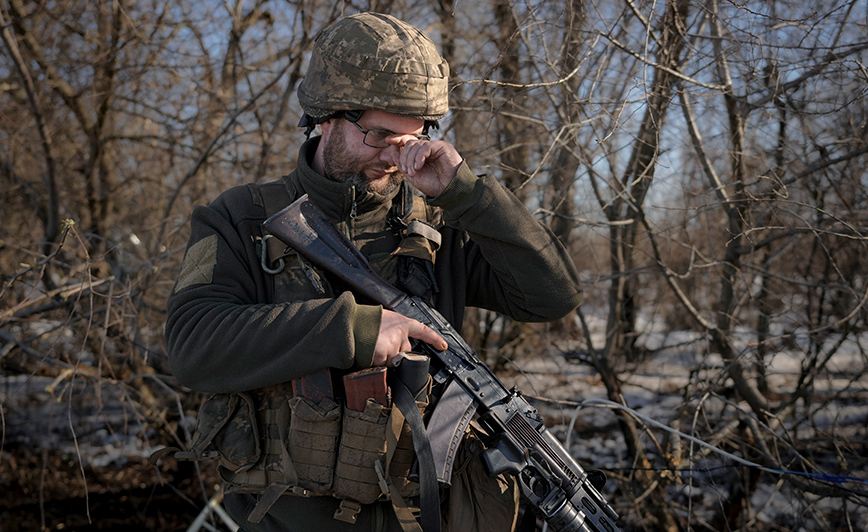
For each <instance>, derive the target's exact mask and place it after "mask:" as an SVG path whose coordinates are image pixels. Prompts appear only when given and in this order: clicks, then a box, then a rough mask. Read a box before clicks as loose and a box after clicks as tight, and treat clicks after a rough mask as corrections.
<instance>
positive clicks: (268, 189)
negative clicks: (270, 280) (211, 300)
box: [247, 178, 298, 274]
mask: <svg viewBox="0 0 868 532" xmlns="http://www.w3.org/2000/svg"><path fill="white" fill-rule="evenodd" d="M247 189H248V190H249V191H250V195H251V197H252V198H253V203H254V204H256V205H259V206H261V207H262V208H263V209H265V218H268V217H269V216H271V215H272V214H277V213H278V212H280V210H281V209H283V208H284V207H286V206H287V205H289V204H290V203H292V202H293V201H295V200H296V199H297V196H298V193H297V192H296V191H295V187H293V186H292V185H291V184H290V182H289V179H287V178H283V179H281V180H279V181H271V182H269V183H262V184H258V183H248V184H247ZM270 236H271V235H262V238H263V247H262V257H261V263H262V268H263V269H264V270H265V271H266V272H268V273H271V274H276V273H280V271H281V270H282V269H283V268H282V267H281V266H277V267H276V268H274V267H273V265H274V263H275V262H279V260H280V259H282V256H283V250H284V249H286V246H285V245H284V244H283V242H281V241H280V240H278V239H276V238H270Z"/></svg>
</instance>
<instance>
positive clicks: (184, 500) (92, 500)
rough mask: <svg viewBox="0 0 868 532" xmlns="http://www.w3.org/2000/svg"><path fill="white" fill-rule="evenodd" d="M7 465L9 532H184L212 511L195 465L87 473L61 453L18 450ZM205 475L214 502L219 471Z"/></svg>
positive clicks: (139, 465)
mask: <svg viewBox="0 0 868 532" xmlns="http://www.w3.org/2000/svg"><path fill="white" fill-rule="evenodd" d="M2 464H3V465H2V468H0V531H2V532H31V531H32V532H43V531H49V530H51V531H53V530H63V531H91V530H124V531H125V532H139V531H149V532H152V531H160V532H174V531H184V530H187V529H188V528H189V527H190V525H191V524H192V523H193V521H194V520H195V519H196V516H197V515H198V513H199V509H200V508H201V507H203V506H204V504H205V501H204V498H203V495H202V491H201V487H200V484H199V481H198V476H197V472H196V471H195V469H194V467H193V465H191V464H189V463H176V462H174V461H172V460H165V461H164V462H163V463H162V464H161V466H160V468H159V471H157V469H155V468H154V466H152V465H151V464H149V463H148V462H147V461H141V462H137V461H130V462H127V463H126V464H124V465H123V467H117V466H108V467H100V468H93V467H90V468H87V469H85V470H82V469H81V468H80V467H79V465H78V463H77V461H75V460H74V459H72V458H71V457H70V456H68V455H64V454H61V453H60V452H57V451H41V452H32V451H28V450H26V449H20V448H11V449H4V450H3V455H2ZM202 472H203V478H204V479H206V482H205V486H206V489H207V490H209V494H213V493H214V486H215V485H216V483H217V480H216V474H215V472H214V471H213V467H210V466H208V465H205V466H204V468H203V470H202ZM85 482H86V489H85Z"/></svg>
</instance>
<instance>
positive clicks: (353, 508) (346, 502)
mask: <svg viewBox="0 0 868 532" xmlns="http://www.w3.org/2000/svg"><path fill="white" fill-rule="evenodd" d="M361 511H362V505H361V504H359V503H358V502H356V501H353V500H350V499H341V506H340V508H338V509H337V510H335V519H337V520H338V521H343V522H344V523H349V524H351V525H354V524H356V518H357V517H358V516H359V512H361Z"/></svg>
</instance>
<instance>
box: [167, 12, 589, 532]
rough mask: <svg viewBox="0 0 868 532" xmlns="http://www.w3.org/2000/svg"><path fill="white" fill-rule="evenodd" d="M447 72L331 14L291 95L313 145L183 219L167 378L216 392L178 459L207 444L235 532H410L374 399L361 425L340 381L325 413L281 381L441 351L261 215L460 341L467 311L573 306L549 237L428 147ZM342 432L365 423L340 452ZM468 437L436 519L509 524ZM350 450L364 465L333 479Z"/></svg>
mask: <svg viewBox="0 0 868 532" xmlns="http://www.w3.org/2000/svg"><path fill="white" fill-rule="evenodd" d="M448 77H449V67H448V65H447V63H446V61H445V60H443V59H442V58H441V57H440V55H439V53H438V52H437V50H436V47H435V46H434V44H433V43H432V42H431V40H430V39H429V38H428V37H426V36H425V35H424V34H423V33H422V32H420V31H419V30H418V29H416V28H414V27H413V26H410V25H409V24H407V23H405V22H402V21H400V20H397V19H395V18H394V17H391V16H388V15H383V14H376V13H363V14H359V15H354V16H349V17H346V18H344V19H342V20H340V21H339V22H337V23H336V24H334V25H332V26H331V27H329V28H327V29H326V30H325V31H323V32H322V33H321V34H320V35H319V36H318V38H317V39H316V42H315V45H314V49H313V53H312V57H311V61H310V66H309V69H308V71H307V74H306V76H305V78H304V80H303V82H302V83H301V85H300V86H299V88H298V99H299V102H300V103H301V106H302V108H303V110H304V116H303V118H302V121H301V123H300V125H301V126H302V127H305V128H306V135H307V137H308V139H309V140H307V141H306V142H305V143H304V144H302V146H301V148H300V150H299V154H298V167H297V168H296V169H295V170H294V171H293V172H292V173H290V174H289V175H287V176H285V177H283V178H282V179H280V180H278V181H275V182H273V183H268V184H264V185H260V186H256V185H246V186H239V187H235V188H233V189H231V190H228V191H226V192H224V193H223V194H222V195H220V196H219V197H218V198H217V199H216V200H215V201H214V202H213V203H212V204H211V205H209V206H208V207H197V208H196V209H195V210H194V211H193V215H192V222H191V224H192V227H191V237H190V241H189V245H188V248H187V251H186V254H185V257H184V262H183V266H182V269H181V272H180V274H179V277H178V280H177V283H176V285H175V287H174V290H173V292H172V294H171V296H170V298H169V303H168V319H167V323H166V342H167V348H168V353H169V360H170V363H171V366H172V369H173V372H174V374H175V376H176V377H177V379H178V380H179V381H180V382H181V383H182V384H184V385H185V386H189V387H190V388H192V389H194V390H199V391H203V392H211V393H212V396H211V397H210V398H209V400H208V401H207V402H206V403H205V405H204V406H203V408H202V410H201V412H200V416H199V420H198V423H199V425H198V427H197V431H196V434H195V435H194V444H193V449H192V450H191V451H189V452H186V453H178V454H177V455H178V456H179V457H188V458H201V457H204V456H209V454H208V450H206V449H214V448H216V449H217V454H218V455H219V457H220V467H219V471H220V474H221V476H222V477H223V479H224V481H225V486H224V490H225V493H226V496H225V505H226V507H227V509H228V511H229V512H230V513H231V514H232V515H233V517H234V518H235V519H236V520H237V522H238V523H239V524H240V525H241V527H242V529H243V530H249V531H295V530H299V531H310V530H316V529H317V528H316V527H319V530H337V531H341V530H347V531H361V530H365V531H367V530H377V531H379V530H383V531H396V532H397V531H401V530H414V529H415V530H418V529H419V526H418V524H417V523H416V521H415V517H417V516H418V514H419V510H418V508H417V507H416V506H417V504H418V498H417V496H418V494H419V486H418V484H416V483H415V481H414V478H413V477H412V475H411V474H410V467H411V465H412V452H411V454H410V458H409V459H408V458H407V457H406V456H404V457H403V458H400V456H401V452H398V451H395V452H392V451H394V449H389V446H390V445H391V446H393V447H394V445H395V444H394V442H392V443H387V442H386V440H387V439H388V438H387V437H386V434H387V430H388V427H387V428H384V429H382V430H379V428H378V427H379V426H380V425H384V426H388V422H384V421H383V420H384V419H388V418H389V414H388V412H389V409H388V405H379V406H378V405H376V404H373V405H372V402H370V401H369V405H368V406H370V407H372V408H381V409H382V410H375V411H370V412H369V411H368V407H366V410H365V413H364V415H360V414H358V413H355V412H350V411H349V410H348V409H346V407H345V406H343V404H342V401H341V399H340V392H339V390H340V387H339V386H337V387H336V388H335V389H336V390H338V392H337V395H336V397H335V398H334V401H332V400H330V399H329V400H323V401H322V402H319V403H315V402H309V401H308V402H306V399H305V398H302V397H298V396H293V393H292V387H291V382H292V381H293V379H297V378H300V377H303V376H305V375H309V374H314V373H316V372H317V371H319V370H322V369H323V368H330V371H331V372H332V375H333V376H335V377H336V378H335V380H336V381H337V380H338V379H337V377H339V376H340V375H343V374H346V373H349V372H353V371H356V370H360V369H364V368H371V367H378V366H389V365H391V364H392V362H393V359H394V358H395V357H396V356H398V354H399V353H401V352H404V351H408V350H410V349H411V346H412V343H413V342H414V341H423V342H427V343H429V344H431V345H433V346H434V347H435V348H438V349H443V348H445V346H446V344H445V342H444V340H443V339H442V338H441V337H440V336H439V335H438V334H437V333H436V332H435V331H433V330H432V329H429V328H428V327H426V326H424V325H422V324H421V323H419V322H416V321H414V320H410V319H408V318H405V317H403V316H401V315H399V314H396V313H394V312H391V311H389V310H384V309H383V308H382V307H381V306H379V305H371V304H369V303H367V302H365V301H364V300H362V299H361V298H357V297H356V296H354V294H352V293H349V292H347V291H345V290H342V289H341V286H340V283H339V282H337V281H335V280H334V279H331V278H329V276H328V275H327V274H325V273H324V272H322V271H320V270H319V269H318V268H316V267H314V266H313V265H312V264H310V263H309V262H308V261H307V260H305V259H304V258H303V257H301V256H300V255H297V254H295V253H294V252H293V251H292V250H291V249H284V248H285V246H283V245H281V244H279V243H278V244H277V245H274V240H275V239H273V238H269V236H270V235H267V234H263V229H262V222H263V221H264V220H265V219H266V218H267V217H268V216H269V215H271V214H273V213H274V212H276V211H277V210H280V208H282V207H283V206H285V205H288V204H289V203H290V202H292V201H293V200H295V199H297V198H299V197H300V196H302V195H303V194H307V195H308V197H309V198H310V200H311V201H313V202H314V203H315V204H317V206H318V207H320V208H321V209H322V210H323V211H324V212H325V214H326V216H327V217H329V218H330V219H331V220H332V221H334V222H335V224H336V225H337V226H338V227H339V229H340V230H341V231H342V232H344V233H345V234H346V235H348V236H349V238H350V239H351V240H352V241H353V243H354V244H355V245H356V247H358V249H359V250H361V252H362V253H363V254H364V255H365V256H366V257H367V258H368V260H369V261H370V262H371V264H372V266H373V267H374V269H375V270H376V271H377V272H378V273H379V274H380V275H381V276H382V277H384V278H385V279H386V280H387V281H389V282H391V283H392V284H394V285H395V286H398V287H399V288H401V289H403V290H404V291H405V292H408V293H411V294H413V295H419V296H421V297H425V298H426V299H428V300H429V301H430V302H431V304H432V305H433V306H434V307H435V308H436V309H437V310H438V311H440V313H441V314H443V315H444V316H445V317H446V319H448V320H449V322H450V323H451V324H452V325H453V326H454V327H455V328H456V329H458V330H460V327H461V324H462V320H463V317H464V309H465V306H476V307H481V308H486V309H491V310H494V311H497V312H500V313H504V314H506V315H508V316H510V317H511V318H513V319H515V320H519V321H550V320H554V319H558V318H561V317H563V316H564V315H566V314H567V313H569V312H570V311H572V310H573V309H574V308H575V307H576V306H577V305H578V303H579V301H580V297H581V294H580V290H579V281H578V275H577V273H576V270H575V267H574V265H573V263H572V262H571V260H570V258H569V256H568V255H567V253H566V251H565V250H564V248H563V246H562V245H561V244H560V243H559V242H558V240H557V239H556V238H555V237H554V236H553V235H552V234H551V233H550V232H549V231H548V230H547V229H546V228H545V227H544V226H543V225H542V224H541V223H539V222H538V221H537V220H535V219H534V218H533V217H532V216H531V215H530V213H529V212H528V211H527V210H526V208H525V207H524V206H523V205H522V204H521V203H520V202H519V201H518V200H517V199H516V198H515V197H514V196H513V195H512V194H511V193H510V192H509V191H507V190H506V189H505V188H503V187H502V186H501V185H500V184H498V182H497V181H496V180H495V179H493V178H491V177H486V176H477V175H475V174H473V172H472V171H471V170H470V169H469V168H468V167H467V165H466V164H465V163H464V161H463V158H462V157H461V155H460V154H459V152H458V151H457V150H456V148H455V147H454V146H453V145H451V144H450V143H449V142H446V141H439V140H430V139H429V137H428V133H429V131H430V130H431V129H434V128H437V126H438V122H437V121H438V120H439V119H441V118H442V117H443V116H444V115H445V114H446V112H447V110H448V86H447V83H448ZM316 128H319V130H320V133H321V134H320V135H319V136H315V137H313V138H310V135H311V133H313V132H314V131H315V129H316ZM429 391H431V387H430V386H429V387H428V388H426V391H425V393H423V394H421V395H420V396H417V401H419V405H420V407H424V406H425V404H427V403H429V402H431V401H432V400H433V398H432V397H428V396H427V395H425V394H426V393H428V392H429ZM362 418H364V419H362ZM359 420H361V421H359ZM351 422H353V423H355V422H366V423H370V424H371V427H373V428H374V429H375V430H369V429H367V428H366V429H364V432H365V433H366V434H368V436H365V438H366V439H364V440H363V442H362V443H361V444H360V445H358V446H357V448H356V449H352V450H350V449H342V448H341V447H342V446H346V445H349V442H350V441H351V440H352V438H351V437H350V435H349V434H348V432H347V431H348V430H349V429H348V428H347V425H348V424H350V423H351ZM406 432H407V430H406V427H405V428H404V430H403V432H401V434H400V436H405V435H406V434H405V433H406ZM470 440H471V438H470V436H468V437H467V438H466V440H465V445H464V449H463V455H462V456H464V458H460V459H459V461H458V465H457V466H456V469H455V476H453V479H452V488H451V489H445V488H444V492H443V494H442V498H441V500H442V501H443V506H442V508H441V512H442V513H441V517H442V523H443V527H444V528H445V529H450V530H498V531H500V530H510V529H512V528H514V527H515V521H516V515H517V508H518V492H517V489H516V486H515V483H514V481H513V480H512V479H509V478H503V477H495V478H488V477H486V476H485V475H484V474H480V472H479V471H480V470H479V466H478V465H477V462H478V460H475V459H473V456H475V454H476V453H478V452H479V450H480V444H479V443H478V440H474V441H472V442H471V441H470ZM324 442H325V443H324ZM402 442H404V438H403V437H402V438H401V439H400V440H399V443H398V445H397V447H398V448H401V449H403V450H404V451H406V450H407V448H408V446H407V445H406V444H404V443H402ZM409 449H410V450H411V451H412V445H411V446H409ZM350 451H353V452H350ZM399 451H400V449H399ZM353 453H356V454H359V453H361V454H360V456H361V458H358V460H356V462H354V464H355V465H354V466H353V467H351V468H350V469H353V471H352V472H350V473H347V472H346V471H347V468H348V467H349V466H348V465H347V460H349V459H348V458H347V459H345V455H346V456H350V455H352V454H353ZM366 453H370V454H366ZM386 456H389V457H392V458H393V460H392V463H391V464H385V463H384V457H386ZM374 462H379V466H376V467H375V465H376V464H374ZM399 462H400V464H399ZM384 465H385V470H384V469H383V466H384ZM402 468H403V469H402ZM384 471H385V472H384ZM371 479H373V481H372V480H371ZM378 481H382V482H378ZM384 485H385V487H386V488H389V487H390V486H391V490H390V491H392V492H395V493H391V494H389V495H387V494H385V493H383V490H382V488H383V486H384ZM396 501H397V502H396ZM483 507H484V512H485V515H484V519H482V518H481V517H482V514H481V512H482V510H483ZM407 516H410V517H409V518H408V517H407ZM429 518H430V516H429Z"/></svg>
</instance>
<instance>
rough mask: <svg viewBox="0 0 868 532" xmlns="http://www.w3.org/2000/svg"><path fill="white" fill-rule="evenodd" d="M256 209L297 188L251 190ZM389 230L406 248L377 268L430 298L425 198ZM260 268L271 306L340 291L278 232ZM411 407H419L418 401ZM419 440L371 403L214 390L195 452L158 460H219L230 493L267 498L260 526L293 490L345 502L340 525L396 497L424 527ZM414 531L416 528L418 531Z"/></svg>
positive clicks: (286, 387)
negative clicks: (415, 472) (417, 475)
mask: <svg viewBox="0 0 868 532" xmlns="http://www.w3.org/2000/svg"><path fill="white" fill-rule="evenodd" d="M248 188H249V190H250V193H251V195H252V198H253V201H254V203H257V204H259V205H261V206H262V207H263V208H264V209H265V211H266V215H267V216H270V215H272V214H274V213H276V212H278V211H279V210H280V209H282V208H283V207H285V206H286V205H288V204H289V203H291V202H292V201H293V200H295V199H296V196H297V194H296V193H295V191H293V190H290V189H288V182H287V181H286V180H281V181H278V182H273V183H266V184H262V185H255V184H251V185H248ZM394 204H395V206H394V207H393V209H392V212H391V213H390V215H389V220H388V224H389V226H390V228H391V230H393V231H395V232H397V233H398V234H399V235H400V237H401V238H400V243H399V245H398V247H397V248H396V249H395V250H394V252H392V254H391V256H390V257H388V258H387V259H386V260H380V261H377V262H375V263H373V264H372V267H374V269H375V270H376V271H377V273H378V274H379V275H380V276H381V277H383V278H384V279H385V280H386V281H388V282H390V283H392V284H394V285H395V286H398V287H399V288H401V289H402V290H404V291H405V292H407V293H410V294H412V295H417V296H420V297H424V298H426V299H428V300H429V301H430V299H431V297H432V296H433V295H434V294H435V293H436V291H437V286H436V282H435V280H434V275H433V263H434V259H435V253H436V250H437V247H438V246H439V243H440V241H439V236H440V235H439V232H438V231H437V229H436V227H435V225H434V224H435V223H439V220H438V219H437V217H436V216H435V213H434V212H432V210H431V208H430V207H428V205H427V204H426V203H425V201H424V200H423V198H420V197H418V196H415V195H413V194H412V193H411V192H410V190H409V188H408V187H405V188H403V189H402V191H401V192H400V193H399V195H398V196H396V200H395V202H394ZM253 238H254V239H255V241H256V246H257V253H258V255H259V256H260V258H261V267H262V268H263V270H264V271H266V272H267V273H269V274H270V275H272V276H273V281H274V282H273V290H272V294H271V301H273V302H279V301H287V300H290V299H292V298H294V297H298V296H299V292H300V291H301V292H304V293H306V294H308V295H311V296H315V295H318V296H320V297H326V296H328V295H330V294H332V287H331V286H330V283H329V281H328V279H327V277H326V276H325V275H324V274H323V273H322V272H321V271H320V270H319V269H318V268H316V267H314V266H313V265H312V264H310V263H309V262H308V261H307V260H306V259H304V258H303V257H302V256H300V255H298V254H297V253H296V252H295V251H294V250H292V249H291V248H287V246H286V245H285V244H283V243H282V242H280V241H279V240H278V239H277V238H274V237H272V236H271V235H269V234H261V235H253ZM430 393H431V384H430V379H429V384H428V386H426V387H424V388H423V389H422V391H421V392H419V394H418V395H417V396H416V398H415V399H416V406H417V408H418V409H419V411H420V412H422V413H424V411H425V409H426V408H427V406H428V405H429V403H431V402H432V401H431V399H432V398H431V397H430ZM411 404H412V403H411ZM412 438H413V436H412V433H411V431H410V429H409V426H408V425H407V423H406V422H405V418H404V414H403V413H402V412H401V411H400V410H399V409H398V408H397V407H394V406H392V405H388V404H387V405H382V404H379V403H378V402H377V401H374V400H373V399H369V400H368V402H367V404H366V406H365V408H364V411H363V412H358V411H354V410H349V409H347V408H346V407H345V405H344V404H343V403H342V402H341V400H340V398H336V400H332V399H329V398H325V399H322V400H321V401H319V402H314V401H312V400H310V399H308V398H306V397H301V396H295V395H294V394H293V390H292V386H291V384H290V383H282V384H277V385H274V386H270V387H267V388H261V389H258V390H253V391H251V392H239V393H230V394H214V395H212V396H210V397H209V398H208V399H207V400H206V402H205V403H204V404H203V406H202V407H201V409H200V411H199V417H198V420H197V427H196V430H195V432H194V434H193V439H192V444H191V447H190V450H189V451H178V450H177V449H163V450H160V451H158V452H157V453H154V455H153V456H152V461H154V462H156V461H157V460H159V458H160V457H162V456H165V455H167V454H170V453H174V456H175V457H176V458H177V459H181V460H185V459H186V460H200V459H203V458H218V459H219V460H220V462H219V467H218V470H219V472H220V475H221V477H222V479H223V480H224V481H225V486H224V492H225V493H254V494H259V495H261V497H260V499H259V503H258V504H257V506H256V507H255V509H254V510H253V512H252V513H251V514H250V516H249V517H248V520H249V521H251V522H259V521H260V520H261V519H262V518H263V517H264V516H265V514H266V513H267V511H268V510H269V508H270V507H271V506H272V505H273V504H274V503H275V502H276V501H277V500H278V498H279V497H281V496H283V495H284V494H288V495H293V496H301V497H309V496H333V497H336V498H338V499H341V505H340V508H339V510H338V511H337V512H336V513H335V516H334V517H335V519H339V520H342V521H346V522H350V523H353V522H355V518H356V515H357V514H358V512H359V511H360V508H361V506H360V505H362V504H370V503H373V502H375V501H378V500H390V501H391V502H392V506H393V507H394V508H395V512H396V514H397V515H398V518H399V520H400V521H401V522H402V524H403V523H409V524H408V525H407V526H406V527H407V528H408V529H409V530H413V529H417V528H418V525H417V524H416V521H415V518H414V515H415V514H416V513H418V508H417V507H416V506H415V505H414V503H413V501H414V498H415V497H417V496H418V495H419V490H420V487H419V484H418V483H417V482H415V481H414V480H413V477H412V476H411V470H412V466H413V463H414V460H415V452H414V447H413V440H412ZM414 525H415V526H414Z"/></svg>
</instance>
